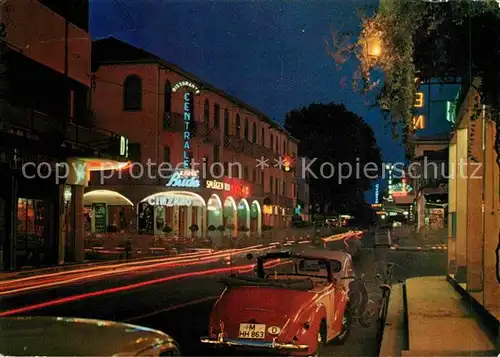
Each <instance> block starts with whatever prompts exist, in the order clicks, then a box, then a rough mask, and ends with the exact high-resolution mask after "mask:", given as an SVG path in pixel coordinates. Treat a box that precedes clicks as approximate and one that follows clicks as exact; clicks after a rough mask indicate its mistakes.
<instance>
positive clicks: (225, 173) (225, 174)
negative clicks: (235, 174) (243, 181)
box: [224, 161, 230, 176]
mask: <svg viewBox="0 0 500 357" xmlns="http://www.w3.org/2000/svg"><path fill="white" fill-rule="evenodd" d="M224 176H230V175H229V164H228V162H227V161H226V162H224Z"/></svg>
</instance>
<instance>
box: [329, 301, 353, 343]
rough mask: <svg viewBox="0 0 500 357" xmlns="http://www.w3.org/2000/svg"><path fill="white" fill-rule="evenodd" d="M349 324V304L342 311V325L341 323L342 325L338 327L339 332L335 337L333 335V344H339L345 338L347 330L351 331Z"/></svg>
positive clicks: (350, 314) (350, 315)
mask: <svg viewBox="0 0 500 357" xmlns="http://www.w3.org/2000/svg"><path fill="white" fill-rule="evenodd" d="M351 325H352V311H351V309H350V308H349V306H347V307H346V309H345V311H344V316H342V325H341V326H342V327H341V329H340V333H339V334H338V336H337V337H335V340H333V342H334V343H335V344H337V345H341V344H343V343H344V342H345V341H346V340H347V337H348V336H349V332H351Z"/></svg>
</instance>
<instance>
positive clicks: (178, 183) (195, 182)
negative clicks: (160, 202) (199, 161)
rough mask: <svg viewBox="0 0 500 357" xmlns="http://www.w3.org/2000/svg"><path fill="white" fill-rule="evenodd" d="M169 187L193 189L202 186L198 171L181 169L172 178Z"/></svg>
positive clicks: (168, 183)
mask: <svg viewBox="0 0 500 357" xmlns="http://www.w3.org/2000/svg"><path fill="white" fill-rule="evenodd" d="M166 186H167V187H192V188H198V187H200V186H201V182H200V176H199V172H198V170H189V169H188V170H186V169H180V170H178V171H176V172H174V174H173V175H172V176H171V177H170V180H169V181H168V182H167V184H166Z"/></svg>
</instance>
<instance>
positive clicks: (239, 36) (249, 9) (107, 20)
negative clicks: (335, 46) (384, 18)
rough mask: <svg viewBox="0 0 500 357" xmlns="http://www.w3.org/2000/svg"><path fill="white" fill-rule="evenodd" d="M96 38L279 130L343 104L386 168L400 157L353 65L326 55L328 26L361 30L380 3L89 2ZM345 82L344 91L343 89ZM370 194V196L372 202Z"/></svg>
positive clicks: (304, 0)
mask: <svg viewBox="0 0 500 357" xmlns="http://www.w3.org/2000/svg"><path fill="white" fill-rule="evenodd" d="M90 4H91V5H90V11H91V16H90V28H91V34H92V37H93V38H94V39H98V38H102V37H107V36H111V35H113V36H115V37H117V38H119V39H121V40H123V41H126V42H129V43H132V44H133V45H136V46H139V47H142V48H144V49H146V50H148V51H150V52H152V53H154V54H156V55H158V56H160V57H162V58H164V59H165V60H166V61H168V62H171V63H174V64H177V65H179V66H180V67H181V68H183V69H185V70H187V71H189V72H191V73H193V74H195V75H196V76H198V77H200V78H202V79H204V80H206V81H208V82H210V83H212V84H214V85H215V86H216V87H219V88H221V89H222V90H224V91H226V92H228V93H230V94H232V95H234V96H236V97H238V98H240V99H242V100H243V101H245V102H247V103H249V104H250V105H252V106H255V107H256V108H258V109H260V110H261V111H263V112H264V113H267V114H268V115H269V116H270V117H271V118H274V119H275V120H276V121H277V122H279V123H281V124H283V121H284V116H285V113H286V112H287V111H289V110H290V109H293V108H297V107H301V106H305V105H308V104H310V103H312V102H325V103H326V102H336V103H344V104H345V105H346V107H347V108H348V109H349V110H351V111H353V112H355V113H357V114H358V115H360V116H362V117H363V118H364V119H365V120H366V121H367V123H368V124H369V125H370V126H371V127H372V128H373V130H374V132H375V135H376V138H377V141H378V145H379V146H380V147H381V149H382V152H383V160H384V161H385V162H396V161H401V160H403V159H404V151H403V149H402V147H401V145H400V144H398V143H396V142H395V141H394V140H393V139H392V136H391V134H390V133H389V132H388V130H387V129H385V128H384V123H383V120H382V118H381V115H380V112H379V111H378V109H371V110H370V109H369V108H368V106H367V103H366V98H364V97H363V96H361V95H360V94H357V93H355V92H354V91H353V89H352V87H351V85H350V78H351V77H352V73H353V72H354V69H355V66H356V62H355V61H354V60H352V61H350V62H348V63H347V64H345V65H344V66H343V68H342V69H341V70H338V69H337V68H336V65H335V63H334V61H333V60H332V59H331V58H330V57H329V56H328V55H327V52H326V45H325V40H327V39H328V40H329V39H330V38H331V35H330V27H334V28H341V29H342V31H352V32H353V33H354V34H355V35H356V34H357V33H358V32H359V29H360V20H359V16H358V12H357V10H358V9H359V8H361V7H366V6H369V7H370V6H371V8H374V7H376V6H377V5H378V0H333V1H332V0H320V1H312V0H298V1H278V0H276V1H246V0H245V1H237V0H223V1H222V0H221V1H214V2H209V1H205V0H198V1H190V0H184V1H169V0H146V1H144V0H91V1H90ZM346 78H347V85H342V82H345V79H346ZM372 197H373V194H370V193H368V194H367V200H368V201H369V202H372V201H373V199H372Z"/></svg>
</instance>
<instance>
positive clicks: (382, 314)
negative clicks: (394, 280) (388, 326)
mask: <svg viewBox="0 0 500 357" xmlns="http://www.w3.org/2000/svg"><path fill="white" fill-rule="evenodd" d="M388 307H389V294H387V293H384V295H383V297H382V304H381V306H380V311H379V317H378V324H377V341H379V342H381V341H382V336H383V334H384V328H385V323H386V319H387V310H388Z"/></svg>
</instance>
